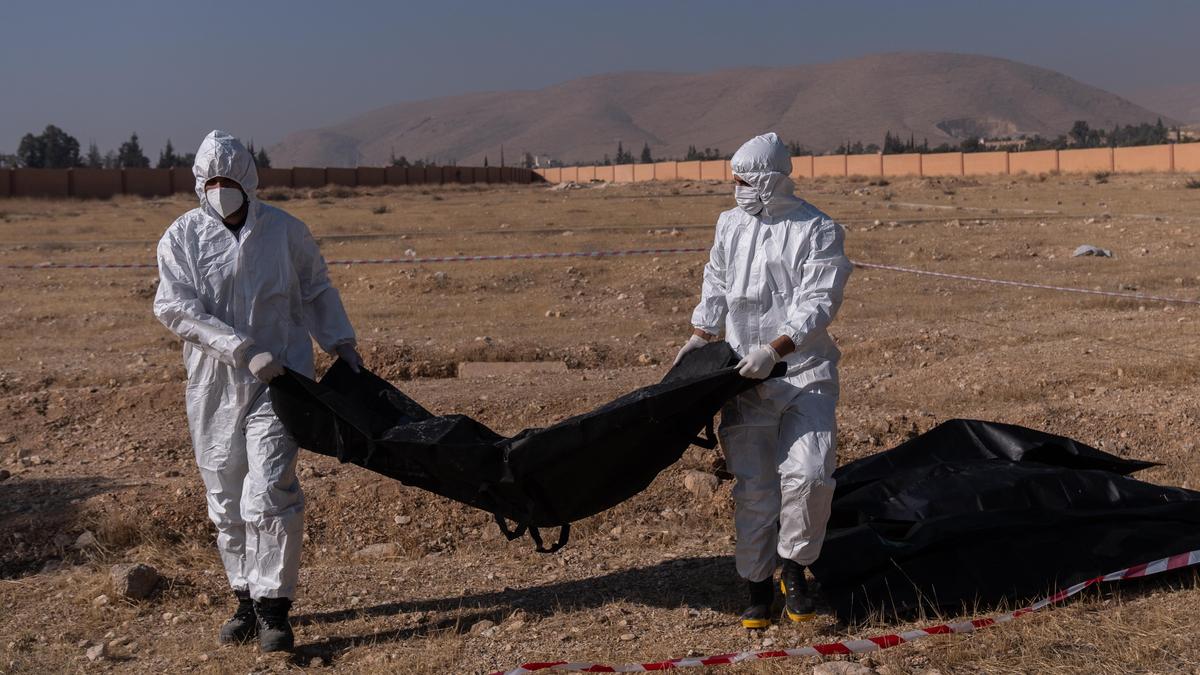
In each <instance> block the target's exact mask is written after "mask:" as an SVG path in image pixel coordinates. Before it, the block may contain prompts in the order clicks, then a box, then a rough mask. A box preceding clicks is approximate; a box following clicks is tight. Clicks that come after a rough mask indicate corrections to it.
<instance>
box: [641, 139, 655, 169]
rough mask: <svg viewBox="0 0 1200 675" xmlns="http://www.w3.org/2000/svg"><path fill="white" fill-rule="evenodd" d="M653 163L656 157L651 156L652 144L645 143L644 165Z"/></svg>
mask: <svg viewBox="0 0 1200 675" xmlns="http://www.w3.org/2000/svg"><path fill="white" fill-rule="evenodd" d="M653 163H654V157H653V156H651V155H650V144H649V143H644V144H643V145H642V164H653Z"/></svg>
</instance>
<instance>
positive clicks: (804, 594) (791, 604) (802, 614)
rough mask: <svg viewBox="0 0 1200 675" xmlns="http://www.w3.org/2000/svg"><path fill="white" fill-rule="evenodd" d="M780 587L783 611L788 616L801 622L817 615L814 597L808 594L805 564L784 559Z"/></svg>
mask: <svg viewBox="0 0 1200 675" xmlns="http://www.w3.org/2000/svg"><path fill="white" fill-rule="evenodd" d="M779 588H780V590H782V591H783V611H784V613H785V614H787V618H789V619H791V620H792V621H795V622H797V623H799V622H801V621H808V620H809V619H811V618H813V616H815V615H816V609H815V607H814V606H813V601H812V598H810V597H809V596H808V582H807V581H805V579H804V565H801V564H800V563H797V562H793V561H791V560H784V561H783V573H782V574H780V575H779Z"/></svg>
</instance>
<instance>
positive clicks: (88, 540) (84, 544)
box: [71, 530, 98, 551]
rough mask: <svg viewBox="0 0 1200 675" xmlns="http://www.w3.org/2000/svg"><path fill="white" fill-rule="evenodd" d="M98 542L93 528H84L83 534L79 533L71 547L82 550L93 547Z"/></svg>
mask: <svg viewBox="0 0 1200 675" xmlns="http://www.w3.org/2000/svg"><path fill="white" fill-rule="evenodd" d="M97 543H98V542H97V541H96V535H94V534H92V531H91V530H84V531H83V534H81V535H79V536H78V537H77V538H76V539H75V543H74V544H72V545H71V548H73V549H75V550H77V551H82V550H83V549H85V548H91V547H93V546H95V545H96V544H97Z"/></svg>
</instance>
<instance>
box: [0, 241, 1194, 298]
mask: <svg viewBox="0 0 1200 675" xmlns="http://www.w3.org/2000/svg"><path fill="white" fill-rule="evenodd" d="M707 251H708V249H707V248H701V247H683V248H635V249H627V250H619V251H556V252H549V253H506V254H496V255H447V256H426V257H416V256H409V257H405V258H350V259H346V260H330V261H329V264H330V265H421V264H436V263H456V262H485V261H492V260H547V259H553V258H616V257H622V256H635V255H674V254H680V253H705V252H707ZM852 262H853V264H854V266H855V267H860V268H863V269H874V270H885V271H889V272H902V273H904V274H916V275H920V276H927V277H933V278H938V279H952V280H955V281H969V282H972V283H979V284H991V285H996V286H1010V287H1016V288H1032V289H1038V290H1044V291H1055V292H1058V293H1079V294H1083V295H1099V296H1104V297H1110V298H1123V299H1126V300H1138V301H1141V302H1167V303H1176V304H1185V305H1200V300H1197V299H1192V298H1173V297H1169V296H1163V295H1147V294H1145V293H1130V292H1125V291H1102V290H1098V289H1091V288H1074V287H1070V286H1054V285H1051V284H1039V283H1035V282H1029V281H1011V280H1008V279H990V278H987V277H977V276H972V275H969V274H953V273H950V272H935V271H932V270H923V269H917V268H914V267H899V266H896V265H883V264H880V263H867V262H860V261H857V260H855V261H852ZM155 268H157V265H156V264H154V263H49V262H47V263H36V264H24V265H0V269H6V270H80V269H89V270H97V269H155Z"/></svg>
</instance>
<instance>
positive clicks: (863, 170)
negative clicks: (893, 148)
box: [793, 155, 883, 176]
mask: <svg viewBox="0 0 1200 675" xmlns="http://www.w3.org/2000/svg"><path fill="white" fill-rule="evenodd" d="M880 157H882V155H846V175H847V176H882V175H883V162H882V161H881V160H880ZM794 167H795V165H794V164H793V168H794Z"/></svg>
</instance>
